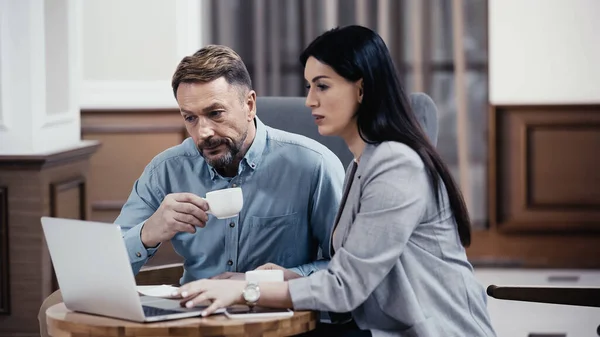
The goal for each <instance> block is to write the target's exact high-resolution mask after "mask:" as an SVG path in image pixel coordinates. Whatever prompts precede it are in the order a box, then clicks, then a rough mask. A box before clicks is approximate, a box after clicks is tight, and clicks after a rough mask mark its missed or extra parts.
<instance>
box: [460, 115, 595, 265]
mask: <svg viewBox="0 0 600 337" xmlns="http://www.w3.org/2000/svg"><path fill="white" fill-rule="evenodd" d="M489 123H490V124H489V165H488V174H489V179H488V202H489V208H488V214H489V217H490V223H489V228H488V229H487V230H481V231H475V232H474V233H473V243H472V245H471V247H469V249H468V250H467V254H468V256H469V259H470V260H471V261H472V262H473V263H474V264H475V265H480V266H505V265H508V266H513V267H541V268H600V245H599V244H598V242H600V192H599V191H598V188H597V186H600V157H598V154H599V153H600V105H552V106H492V107H491V108H490V118H489Z"/></svg>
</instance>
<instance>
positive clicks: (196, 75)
mask: <svg viewBox="0 0 600 337" xmlns="http://www.w3.org/2000/svg"><path fill="white" fill-rule="evenodd" d="M220 77H225V80H226V81H227V83H229V84H231V85H239V86H243V87H246V88H247V89H248V90H251V89H252V80H251V79H250V74H249V73H248V69H246V65H245V64H244V62H243V61H242V58H241V57H240V55H238V54H237V53H236V52H235V51H233V49H231V48H229V47H226V46H222V45H208V46H206V47H204V48H202V49H200V50H198V51H197V52H195V53H194V55H192V56H186V57H184V58H183V59H182V60H181V62H179V65H178V66H177V69H176V70H175V74H173V78H172V80H171V86H172V87H173V94H174V95H175V97H177V89H178V88H179V85H180V84H181V83H198V82H199V83H208V82H211V81H214V80H216V79H218V78H220Z"/></svg>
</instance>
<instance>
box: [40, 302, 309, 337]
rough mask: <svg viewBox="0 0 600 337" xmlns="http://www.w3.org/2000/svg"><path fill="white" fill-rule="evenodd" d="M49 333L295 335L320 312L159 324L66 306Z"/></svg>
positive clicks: (51, 311)
mask: <svg viewBox="0 0 600 337" xmlns="http://www.w3.org/2000/svg"><path fill="white" fill-rule="evenodd" d="M46 315H47V322H48V333H49V334H50V336H52V337H83V336H86V337H101V336H112V337H118V336H147V337H154V336H157V337H158V336H161V337H169V336H195V337H196V336H197V337H202V336H235V337H242V336H244V337H245V336H249V337H250V336H293V335H297V334H300V333H303V332H307V331H310V330H313V329H314V328H315V326H316V324H317V318H318V316H317V313H315V312H310V311H297V312H294V316H292V317H284V318H268V319H265V318H263V319H251V320H250V319H248V320H246V319H229V318H227V317H226V316H224V315H214V316H209V317H206V318H199V317H198V318H184V319H178V320H172V321H164V322H157V323H136V322H131V321H125V320H120V319H114V318H108V317H102V316H96V315H88V314H84V313H79V312H73V311H70V310H68V309H67V308H66V307H65V305H64V303H59V304H55V305H53V306H51V307H50V308H48V310H47V311H46Z"/></svg>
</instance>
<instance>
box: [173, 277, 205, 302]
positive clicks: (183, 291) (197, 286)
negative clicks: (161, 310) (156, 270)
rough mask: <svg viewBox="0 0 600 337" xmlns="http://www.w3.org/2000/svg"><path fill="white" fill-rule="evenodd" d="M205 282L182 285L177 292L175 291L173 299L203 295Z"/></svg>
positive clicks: (199, 281)
mask: <svg viewBox="0 0 600 337" xmlns="http://www.w3.org/2000/svg"><path fill="white" fill-rule="evenodd" d="M203 283H204V280H198V281H193V282H190V283H187V284H184V285H182V286H181V287H179V288H178V289H177V290H175V291H174V292H173V293H172V294H171V295H172V296H173V297H176V296H181V297H183V298H184V299H185V298H188V297H193V296H196V295H198V294H200V293H202V291H203V290H202V289H203Z"/></svg>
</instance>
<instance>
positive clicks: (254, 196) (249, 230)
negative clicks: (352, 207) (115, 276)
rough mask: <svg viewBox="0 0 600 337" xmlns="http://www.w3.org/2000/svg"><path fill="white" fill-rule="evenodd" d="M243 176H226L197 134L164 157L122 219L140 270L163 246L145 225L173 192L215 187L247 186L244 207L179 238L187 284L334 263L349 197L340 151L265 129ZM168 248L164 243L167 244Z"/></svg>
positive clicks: (148, 171) (305, 270)
mask: <svg viewBox="0 0 600 337" xmlns="http://www.w3.org/2000/svg"><path fill="white" fill-rule="evenodd" d="M255 122H256V127H257V130H256V137H255V139H254V141H253V143H252V145H251V146H250V148H249V149H248V152H247V153H246V155H245V157H244V158H243V160H242V161H241V162H240V165H239V169H238V174H237V175H236V176H235V177H233V178H229V177H222V176H221V175H219V173H217V171H216V170H215V169H213V168H212V167H210V166H209V165H208V163H206V162H205V161H204V158H203V157H202V156H201V155H200V153H199V151H198V148H197V147H196V145H195V143H194V141H193V140H192V139H191V138H188V139H186V140H185V141H183V143H182V144H180V145H177V146H175V147H172V148H170V149H168V150H166V151H164V152H162V153H160V154H159V155H157V156H156V157H155V158H154V159H153V160H152V161H151V162H150V164H149V165H148V166H146V168H145V170H144V172H143V173H142V175H141V176H140V177H139V179H138V180H137V181H136V182H135V184H134V186H133V190H132V191H131V194H130V196H129V198H128V200H127V202H126V203H125V205H124V206H123V209H122V210H121V214H120V215H119V217H118V218H117V219H116V220H115V223H117V224H119V225H121V228H122V230H123V237H124V240H125V244H126V246H127V250H128V252H129V259H130V261H131V265H132V268H133V271H134V273H137V272H138V271H139V270H140V268H141V267H142V266H143V265H144V263H146V261H147V260H148V258H149V257H151V256H152V255H153V254H154V253H155V251H156V249H158V248H150V249H146V248H145V247H144V245H143V244H142V241H141V238H140V231H141V228H142V226H143V224H144V222H145V221H146V219H148V218H149V217H150V216H151V215H152V214H153V213H154V212H155V211H156V210H157V209H158V207H159V206H160V204H161V202H162V201H163V199H164V198H165V196H166V195H167V194H169V193H179V192H189V193H194V194H196V195H198V196H202V197H204V196H205V195H206V193H207V192H210V191H213V190H218V189H223V188H229V187H236V186H239V187H241V189H242V192H243V195H244V206H243V208H242V210H241V212H240V214H239V215H238V216H237V217H234V218H229V219H221V220H219V219H217V218H215V217H214V216H212V215H209V220H208V222H207V223H206V227H204V228H199V227H197V228H196V233H194V234H190V233H185V232H181V233H178V234H177V235H175V237H173V239H172V240H171V243H172V244H173V247H174V249H175V251H176V252H177V253H178V254H179V255H181V256H182V257H183V258H184V274H183V277H182V279H181V280H180V282H181V284H184V283H187V282H190V281H193V280H197V279H200V278H207V277H212V276H214V275H217V274H220V273H223V272H226V271H231V272H245V271H248V270H252V269H254V268H256V267H258V266H260V265H262V264H264V263H267V262H272V263H275V264H278V265H281V266H283V267H286V268H290V269H292V270H293V271H294V272H296V273H298V274H300V275H302V276H307V275H309V274H311V273H312V272H314V271H316V270H318V269H321V268H323V267H325V266H326V264H327V262H328V260H329V258H330V256H329V247H328V245H329V242H330V237H331V230H332V225H333V222H334V220H335V215H336V213H337V209H338V205H339V201H340V198H341V194H342V184H343V179H344V169H343V166H342V164H341V162H340V160H339V159H338V157H337V156H335V154H333V152H331V151H330V150H329V149H327V148H326V147H325V146H323V145H321V144H320V143H318V142H316V141H314V140H312V139H309V138H307V137H303V136H299V135H295V134H291V133H288V132H284V131H281V130H277V129H273V128H270V127H267V126H265V125H264V124H263V123H262V122H261V121H260V120H259V119H258V118H256V119H255ZM159 247H160V246H159Z"/></svg>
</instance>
